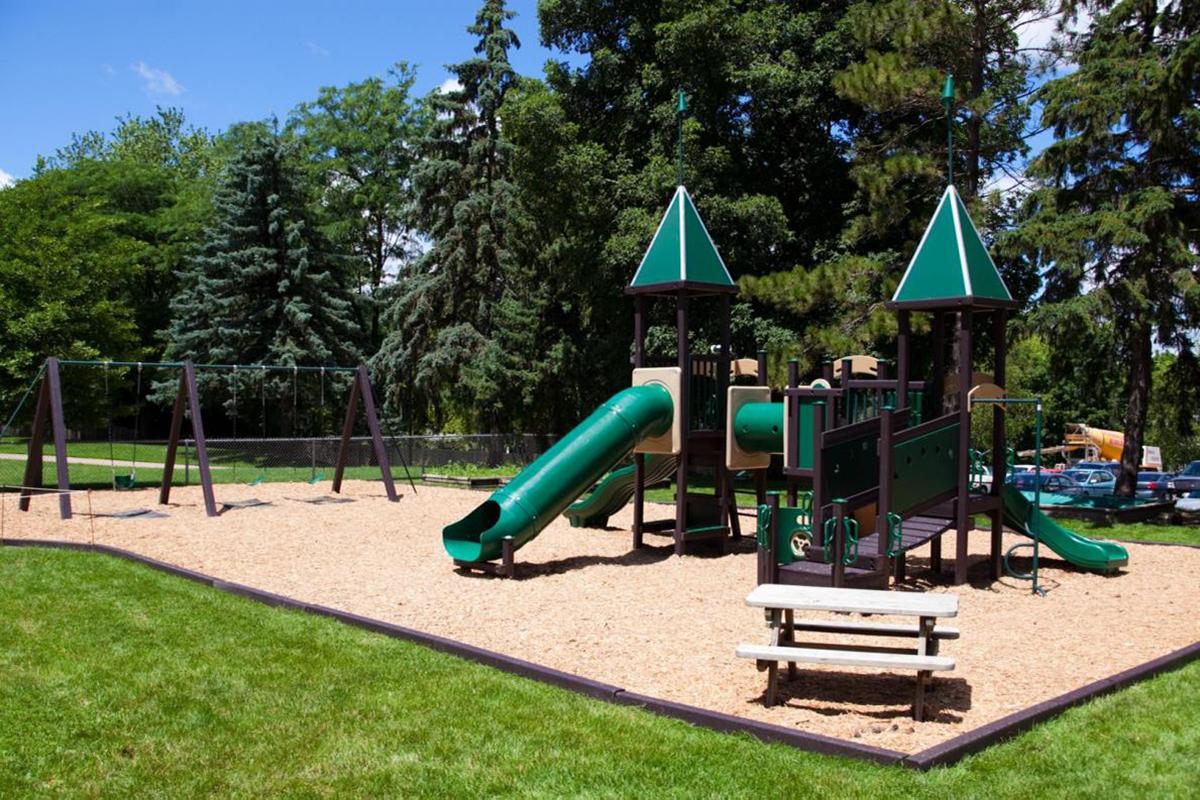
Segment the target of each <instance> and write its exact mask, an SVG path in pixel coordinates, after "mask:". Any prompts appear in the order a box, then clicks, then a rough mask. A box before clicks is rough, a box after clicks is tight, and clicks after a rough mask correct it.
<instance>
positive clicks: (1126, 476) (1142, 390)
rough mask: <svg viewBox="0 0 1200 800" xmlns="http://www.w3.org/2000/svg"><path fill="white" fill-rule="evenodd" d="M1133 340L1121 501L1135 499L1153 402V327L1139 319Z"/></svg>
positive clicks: (1119, 491)
mask: <svg viewBox="0 0 1200 800" xmlns="http://www.w3.org/2000/svg"><path fill="white" fill-rule="evenodd" d="M1139 317H1140V318H1139V319H1137V320H1136V322H1135V328H1134V330H1133V333H1132V335H1131V337H1130V345H1131V346H1130V348H1129V380H1128V387H1129V388H1128V395H1129V405H1128V406H1126V408H1125V447H1124V448H1123V449H1122V450H1121V472H1120V474H1118V475H1117V489H1116V494H1117V496H1118V497H1133V496H1134V494H1135V492H1136V491H1137V472H1138V467H1139V466H1140V465H1141V463H1142V440H1143V438H1144V437H1145V432H1146V407H1147V405H1148V402H1149V400H1150V381H1151V376H1152V374H1153V366H1154V360H1153V353H1152V350H1151V344H1150V323H1149V321H1147V320H1146V319H1145V317H1144V315H1139Z"/></svg>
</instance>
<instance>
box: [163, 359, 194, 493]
mask: <svg viewBox="0 0 1200 800" xmlns="http://www.w3.org/2000/svg"><path fill="white" fill-rule="evenodd" d="M186 404H187V382H186V381H185V380H184V379H183V373H182V372H181V373H180V374H179V389H178V390H176V392H175V408H174V410H172V411H171V432H170V434H169V435H168V436H167V457H166V458H165V459H164V460H163V476H162V483H161V484H160V485H159V487H158V504H159V505H160V506H165V505H166V504H167V503H169V502H170V501H171V479H172V478H173V477H174V475H175V453H176V451H177V450H178V449H179V437H180V436H181V435H182V433H183V409H184V407H185V405H186Z"/></svg>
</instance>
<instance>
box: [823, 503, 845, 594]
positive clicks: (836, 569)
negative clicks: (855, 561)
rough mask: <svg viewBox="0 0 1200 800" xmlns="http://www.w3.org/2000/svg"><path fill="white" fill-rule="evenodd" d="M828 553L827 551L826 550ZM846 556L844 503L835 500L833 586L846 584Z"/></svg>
mask: <svg viewBox="0 0 1200 800" xmlns="http://www.w3.org/2000/svg"><path fill="white" fill-rule="evenodd" d="M826 552H827V553H828V552H829V551H828V550H826ZM845 554H846V501H845V500H843V499H842V498H840V497H838V498H835V499H834V501H833V562H832V563H833V585H834V587H835V588H841V587H842V586H845V584H846V565H845V563H844V560H843V556H844V555H845Z"/></svg>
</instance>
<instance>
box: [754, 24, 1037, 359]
mask: <svg viewBox="0 0 1200 800" xmlns="http://www.w3.org/2000/svg"><path fill="white" fill-rule="evenodd" d="M1048 6H1049V2H1048V0H989V2H978V0H952V1H951V2H945V0H915V1H914V0H885V2H856V3H854V4H853V5H851V6H850V8H849V9H848V10H847V13H846V15H845V17H844V18H843V20H842V22H841V25H840V29H841V30H842V32H843V34H844V35H845V36H847V37H848V39H849V40H850V42H852V49H853V51H854V52H855V53H856V54H857V56H856V58H855V60H854V61H853V62H852V63H850V64H848V65H847V66H846V68H845V69H843V70H841V71H840V72H839V73H838V74H837V75H836V76H834V78H833V85H834V86H835V87H836V89H837V92H838V94H839V95H840V96H841V97H842V98H843V99H844V100H846V101H849V102H850V103H851V105H852V108H851V110H850V111H849V112H848V113H847V115H846V117H845V122H844V126H845V132H846V134H847V135H848V136H849V137H850V139H851V140H852V142H853V144H852V148H851V149H852V153H851V156H852V168H851V176H852V178H853V181H854V183H855V185H856V187H857V192H856V196H855V198H854V200H853V202H852V203H850V204H848V206H847V210H848V212H849V214H848V218H847V222H846V225H845V227H844V229H843V231H842V233H841V241H840V243H839V246H838V247H836V248H831V250H830V252H827V253H826V254H824V257H823V258H818V259H815V260H813V261H808V262H805V263H802V264H800V265H799V266H798V268H796V269H793V270H791V271H789V272H780V273H776V274H773V275H771V276H769V277H767V278H763V279H753V278H751V279H747V280H745V281H743V288H744V289H745V290H746V292H747V293H748V294H749V295H750V296H751V297H753V298H755V299H756V300H759V301H761V302H763V303H765V304H767V305H768V306H770V307H772V308H774V309H777V310H778V311H779V312H781V314H782V315H783V316H784V317H785V318H788V319H791V320H792V321H793V324H795V325H797V326H802V327H803V328H804V329H805V336H804V340H805V344H806V347H804V348H803V352H804V353H805V354H806V355H807V358H808V360H809V362H810V363H809V366H811V365H812V364H811V362H812V361H813V360H815V359H816V358H819V357H820V356H821V354H823V353H830V354H834V355H836V354H840V353H845V352H854V351H859V350H861V349H868V350H872V349H873V350H880V351H884V352H886V351H887V349H888V348H890V347H892V346H893V342H894V340H895V315H894V314H892V313H890V312H887V311H885V310H884V309H883V306H882V301H884V300H886V299H887V298H888V297H889V296H890V294H891V292H892V290H893V289H894V288H895V285H896V282H897V281H898V280H899V278H900V276H901V274H902V273H903V271H904V267H905V265H906V263H907V260H908V258H909V257H910V256H911V254H912V252H913V250H914V249H915V248H916V245H917V242H918V240H919V238H920V235H921V233H922V231H923V230H924V227H925V225H926V223H927V222H928V220H929V217H930V215H931V214H932V213H933V209H934V207H935V205H936V204H937V201H938V199H939V198H940V196H941V192H942V189H943V188H944V187H945V185H946V172H947V143H946V121H945V119H946V112H945V108H944V107H943V105H942V98H941V92H942V87H943V80H944V78H945V76H946V74H947V73H951V74H953V75H954V78H955V85H956V89H957V97H956V102H955V114H956V124H955V126H954V137H955V141H954V153H955V163H954V176H955V183H956V185H957V187H958V188H959V190H960V192H961V194H962V195H963V196H964V198H965V199H966V200H967V202H968V204H969V205H970V206H971V210H972V214H973V217H974V219H975V221H976V222H977V223H978V224H979V225H980V227H981V228H982V229H983V230H984V231H985V233H986V232H989V231H993V230H995V229H996V228H998V227H1000V226H1002V225H1003V223H1004V212H1005V210H1006V209H1005V208H1004V207H1002V206H1000V204H999V203H997V202H995V201H996V198H991V200H992V201H993V202H992V203H991V204H989V203H983V202H981V201H982V200H984V194H985V192H984V189H985V187H986V185H987V183H988V181H989V180H990V179H991V178H993V177H995V176H998V175H1004V174H1005V173H1006V172H1012V171H1014V165H1015V163H1016V162H1017V161H1018V160H1019V159H1020V158H1021V157H1023V155H1024V154H1025V152H1026V150H1027V148H1026V144H1025V138H1026V136H1027V135H1028V134H1029V131H1028V130H1027V122H1028V119H1029V104H1028V100H1027V94H1028V92H1029V89H1030V85H1031V81H1032V78H1033V77H1034V76H1035V74H1036V72H1037V66H1038V61H1037V59H1035V58H1034V57H1033V56H1032V55H1031V54H1030V53H1029V52H1028V48H1025V47H1023V46H1022V45H1021V42H1020V36H1019V34H1020V31H1021V29H1022V28H1023V27H1024V26H1025V25H1028V24H1030V23H1031V22H1033V21H1037V20H1041V19H1043V18H1044V17H1045V16H1046V15H1047V13H1048ZM1001 269H1002V270H1003V271H1004V273H1005V279H1006V281H1008V282H1009V283H1010V288H1011V289H1012V290H1013V291H1014V294H1015V295H1016V296H1021V290H1022V288H1025V287H1027V286H1028V284H1029V283H1030V281H1029V280H1028V278H1027V276H1024V275H1022V274H1019V271H1017V270H1014V269H1011V268H1006V265H1004V264H1001ZM1026 296H1027V295H1026Z"/></svg>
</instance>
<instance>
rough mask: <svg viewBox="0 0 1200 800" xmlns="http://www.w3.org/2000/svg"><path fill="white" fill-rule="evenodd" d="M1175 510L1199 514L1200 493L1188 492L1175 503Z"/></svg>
mask: <svg viewBox="0 0 1200 800" xmlns="http://www.w3.org/2000/svg"><path fill="white" fill-rule="evenodd" d="M1175 510H1176V511H1183V512H1186V513H1189V514H1195V513H1197V512H1200V491H1196V492H1188V493H1187V494H1185V495H1184V496H1183V497H1180V498H1179V499H1178V500H1176V501H1175Z"/></svg>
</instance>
